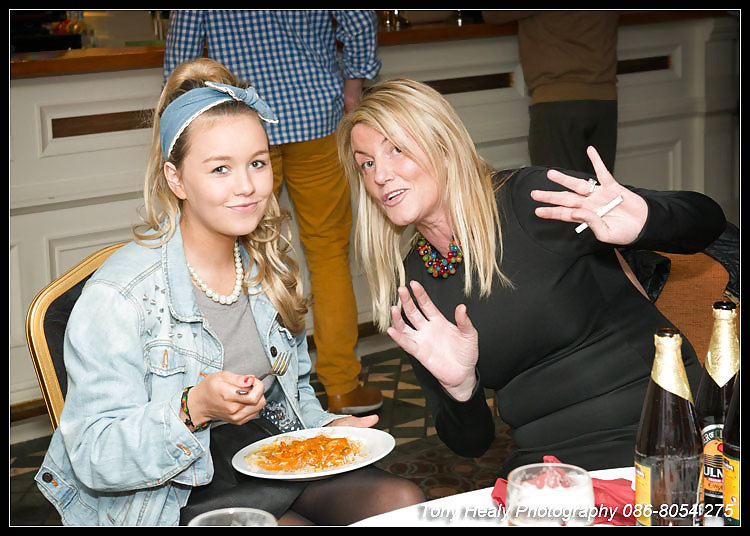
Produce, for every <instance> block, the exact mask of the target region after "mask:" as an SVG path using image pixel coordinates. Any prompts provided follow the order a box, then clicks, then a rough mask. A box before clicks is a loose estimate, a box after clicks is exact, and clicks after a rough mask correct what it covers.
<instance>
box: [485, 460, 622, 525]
mask: <svg viewBox="0 0 750 536" xmlns="http://www.w3.org/2000/svg"><path fill="white" fill-rule="evenodd" d="M543 459H544V463H560V460H558V459H557V458H555V457H554V456H544V458H543ZM591 483H592V484H593V486H594V502H595V503H596V507H597V510H598V514H600V515H598V516H597V517H596V520H595V521H594V523H595V524H609V525H635V518H634V517H633V516H625V515H623V511H624V507H625V505H626V504H629V505H630V506H631V508H629V509H628V510H629V511H630V512H632V506H633V505H634V503H635V491H633V488H632V482H630V480H628V479H627V478H615V479H612V480H602V479H601V478H593V477H592V478H591ZM507 485H508V481H507V480H505V479H502V478H498V479H497V481H496V482H495V487H494V488H493V489H492V499H493V500H494V501H495V502H496V503H497V504H498V506H504V505H505V491H506V488H507Z"/></svg>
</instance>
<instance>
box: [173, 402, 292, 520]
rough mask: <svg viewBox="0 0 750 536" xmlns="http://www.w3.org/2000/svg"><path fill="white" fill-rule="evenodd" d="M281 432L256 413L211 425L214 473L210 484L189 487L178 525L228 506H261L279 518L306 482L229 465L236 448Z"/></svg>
mask: <svg viewBox="0 0 750 536" xmlns="http://www.w3.org/2000/svg"><path fill="white" fill-rule="evenodd" d="M280 433H281V432H280V431H279V429H278V428H276V426H274V425H273V424H272V423H270V422H269V421H267V420H266V419H264V418H262V417H259V418H257V419H253V420H252V421H250V422H248V423H246V424H243V425H241V426H234V425H231V424H224V425H222V426H217V427H215V428H212V429H211V457H212V459H213V465H214V477H213V480H212V481H211V483H210V484H207V485H205V486H199V487H195V488H193V490H192V491H191V492H190V498H189V499H188V502H187V504H186V505H185V506H184V507H183V508H182V509H181V510H180V525H187V524H188V522H189V521H190V520H191V519H193V518H194V517H195V516H197V515H199V514H202V513H204V512H208V511H210V510H216V509H219V508H230V507H250V508H258V509H260V510H265V511H266V512H269V513H271V514H273V515H274V516H275V517H276V519H278V518H280V517H281V516H282V515H283V514H284V513H286V511H287V510H289V508H290V507H291V505H292V504H293V503H294V501H295V500H297V497H299V495H300V494H301V493H302V492H303V491H304V490H305V488H306V487H307V482H296V481H288V480H270V479H266V478H255V477H251V476H248V475H245V474H243V473H240V472H238V471H236V470H235V469H234V467H232V457H233V456H234V455H235V454H236V453H237V451H239V450H240V449H242V448H244V447H246V446H247V445H250V444H251V443H254V442H256V441H260V440H261V439H265V438H267V437H271V436H274V435H278V434H280Z"/></svg>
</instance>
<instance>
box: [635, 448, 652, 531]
mask: <svg viewBox="0 0 750 536" xmlns="http://www.w3.org/2000/svg"><path fill="white" fill-rule="evenodd" d="M650 508H651V468H650V467H648V466H646V465H641V464H640V463H638V462H635V509H634V513H635V514H636V522H637V523H638V525H643V526H646V527H649V526H651V512H650V511H649V510H650ZM647 514H648V515H647Z"/></svg>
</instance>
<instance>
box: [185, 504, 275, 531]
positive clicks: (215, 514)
mask: <svg viewBox="0 0 750 536" xmlns="http://www.w3.org/2000/svg"><path fill="white" fill-rule="evenodd" d="M273 525H278V523H277V521H276V518H275V517H273V516H272V515H271V514H269V513H268V512H265V511H263V510H257V509H255V508H220V509H219V510H211V511H209V512H204V513H202V514H200V515H198V516H195V517H194V518H193V519H191V520H190V522H189V523H188V527H207V526H222V527H267V526H273Z"/></svg>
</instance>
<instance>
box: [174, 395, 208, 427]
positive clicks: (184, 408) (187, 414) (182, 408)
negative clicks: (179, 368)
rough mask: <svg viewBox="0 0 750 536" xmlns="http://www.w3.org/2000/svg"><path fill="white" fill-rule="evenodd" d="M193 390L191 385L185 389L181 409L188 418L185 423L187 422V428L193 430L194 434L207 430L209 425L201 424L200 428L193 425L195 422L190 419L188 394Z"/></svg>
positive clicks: (206, 423)
mask: <svg viewBox="0 0 750 536" xmlns="http://www.w3.org/2000/svg"><path fill="white" fill-rule="evenodd" d="M192 388H193V386H192V385H191V386H190V387H185V389H184V390H183V391H182V398H181V399H180V409H181V410H182V412H183V413H184V414H185V416H186V417H187V420H186V421H184V422H185V426H187V427H188V429H190V428H192V429H193V430H192V431H193V432H200V431H201V430H205V429H206V428H208V424H209V423H208V422H205V423H203V424H201V425H200V426H195V425H194V424H193V420H192V419H191V418H190V413H189V412H188V407H187V397H188V392H189V391H190V389H192Z"/></svg>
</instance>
